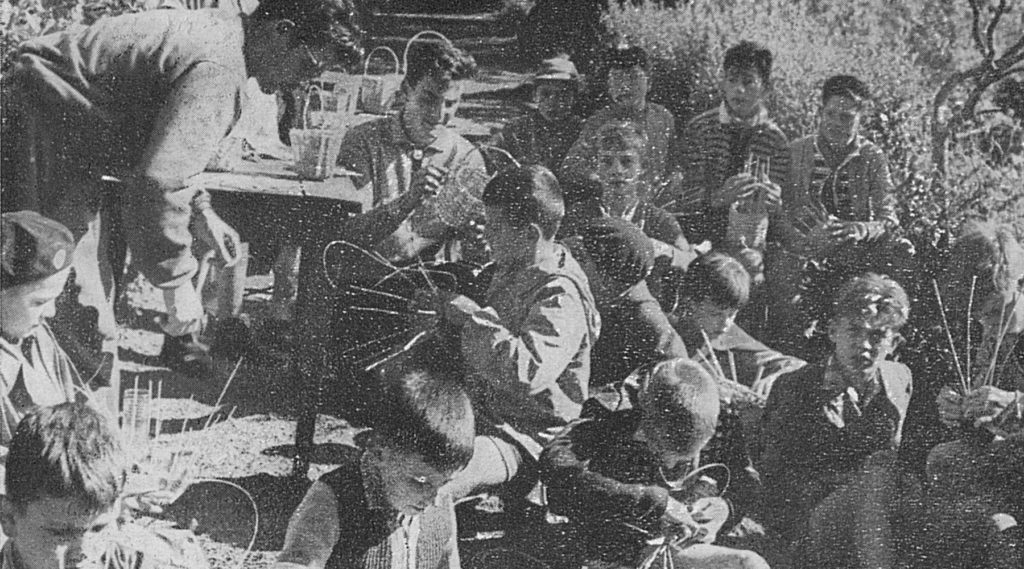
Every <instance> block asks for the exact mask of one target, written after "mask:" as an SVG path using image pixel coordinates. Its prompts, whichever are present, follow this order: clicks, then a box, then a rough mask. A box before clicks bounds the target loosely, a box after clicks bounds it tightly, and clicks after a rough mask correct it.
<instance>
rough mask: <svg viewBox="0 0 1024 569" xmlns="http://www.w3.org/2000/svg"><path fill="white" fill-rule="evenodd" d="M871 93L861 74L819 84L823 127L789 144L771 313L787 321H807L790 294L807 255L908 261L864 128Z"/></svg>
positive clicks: (772, 266)
mask: <svg viewBox="0 0 1024 569" xmlns="http://www.w3.org/2000/svg"><path fill="white" fill-rule="evenodd" d="M870 100H871V92H870V90H869V89H868V87H867V85H865V84H864V82H863V81H861V80H860V79H857V78H856V77H853V76H850V75H835V76H833V77H829V78H828V79H827V80H826V81H825V84H824V85H823V86H822V88H821V112H820V117H819V123H818V131H817V132H816V133H815V134H810V135H808V136H805V137H803V138H800V139H798V140H794V141H793V142H792V144H790V165H789V175H788V177H787V180H786V183H785V184H784V188H783V196H782V199H783V204H784V211H783V214H782V215H781V216H780V217H779V223H778V224H777V225H776V229H777V231H776V232H775V235H776V236H777V240H778V244H779V246H780V247H779V250H778V251H776V252H775V253H776V254H775V255H773V256H772V258H770V259H769V261H770V262H769V264H768V266H767V269H768V274H767V283H768V286H769V288H770V295H769V296H770V298H771V299H772V300H773V304H772V308H773V310H772V312H773V318H774V319H775V320H776V321H777V322H779V323H780V328H782V329H789V330H793V331H794V332H799V331H801V330H802V329H803V328H804V327H805V326H804V324H805V322H803V320H802V319H801V317H802V315H801V314H799V313H797V311H795V310H794V307H795V306H796V305H795V304H794V303H793V299H794V298H796V297H797V296H798V295H800V294H801V293H802V290H801V283H802V281H803V276H804V267H805V265H806V263H807V260H808V258H810V259H815V260H820V259H823V258H826V257H829V258H831V259H832V260H833V261H834V263H835V264H836V265H840V266H841V265H847V266H851V267H859V270H860V271H863V270H867V269H868V268H870V267H880V266H885V267H887V268H886V270H887V271H891V270H901V269H902V268H903V266H904V265H905V264H906V263H908V262H909V259H907V258H906V257H907V256H908V255H909V253H908V252H907V250H906V244H904V243H902V242H901V241H899V240H896V239H893V238H892V237H893V230H894V229H895V228H896V227H897V226H898V225H899V219H898V218H897V216H896V195H895V193H894V188H893V183H892V178H891V176H890V174H889V163H888V161H887V160H886V158H885V155H884V154H883V153H882V150H881V148H879V147H878V146H877V145H876V144H874V143H873V142H871V141H869V140H867V139H866V138H865V137H864V136H862V135H861V134H860V124H861V119H862V118H863V117H864V115H865V114H866V112H867V110H868V108H869V105H870ZM835 286H838V283H836V285H835ZM826 288H827V287H826ZM805 296H806V295H805ZM792 341H794V342H798V341H799V339H798V338H794V339H792Z"/></svg>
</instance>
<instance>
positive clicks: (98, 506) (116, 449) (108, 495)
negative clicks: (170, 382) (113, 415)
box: [0, 403, 208, 569]
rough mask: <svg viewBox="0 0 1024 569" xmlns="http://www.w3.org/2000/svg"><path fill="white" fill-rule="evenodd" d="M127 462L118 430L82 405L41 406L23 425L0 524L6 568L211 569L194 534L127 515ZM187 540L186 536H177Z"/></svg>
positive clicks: (0, 557)
mask: <svg viewBox="0 0 1024 569" xmlns="http://www.w3.org/2000/svg"><path fill="white" fill-rule="evenodd" d="M126 465H127V456H126V455H125V453H124V450H123V449H122V447H121V442H120V439H119V437H118V432H117V427H116V426H115V425H114V424H113V423H111V422H110V421H109V420H108V419H107V418H106V417H105V416H103V415H102V414H101V413H100V412H99V411H97V410H95V409H93V408H92V407H90V406H88V405H86V404H84V403H61V404H60V405H56V406H54V407H38V408H36V409H33V410H32V411H31V412H30V413H28V414H27V415H26V416H25V418H24V419H23V420H22V422H21V423H20V424H19V425H18V428H17V430H16V431H15V433H14V438H13V440H12V441H11V451H10V457H9V461H8V468H7V472H6V485H7V495H6V496H4V497H3V498H2V502H0V523H2V524H3V530H4V533H5V534H7V535H8V536H10V539H9V540H8V541H7V543H6V544H5V545H4V548H3V550H2V551H0V568H3V569H61V568H64V567H110V566H112V565H111V564H112V563H114V560H115V559H133V560H135V564H132V565H130V566H131V567H139V568H142V569H148V568H150V567H190V568H195V569H204V568H205V567H208V564H207V562H206V560H205V558H204V557H203V554H202V551H201V550H200V548H199V546H198V544H196V543H195V541H194V536H192V535H191V532H182V531H181V530H168V529H163V528H159V529H153V528H150V527H144V526H142V525H138V524H132V523H130V521H129V520H128V519H126V518H125V517H124V516H122V507H121V497H122V491H123V490H124V489H125V477H126V472H127V471H126ZM175 534H183V535H175Z"/></svg>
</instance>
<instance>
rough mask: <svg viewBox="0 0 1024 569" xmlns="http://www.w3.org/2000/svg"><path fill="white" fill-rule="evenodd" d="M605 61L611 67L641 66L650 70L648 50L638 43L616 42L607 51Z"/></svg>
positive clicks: (647, 70)
mask: <svg viewBox="0 0 1024 569" xmlns="http://www.w3.org/2000/svg"><path fill="white" fill-rule="evenodd" d="M605 61H606V62H607V63H608V68H609V69H631V68H633V67H639V68H641V69H643V70H644V71H645V72H649V71H650V70H651V69H650V60H649V59H648V57H647V50H645V49H644V48H642V47H640V46H638V45H628V44H616V45H613V46H611V47H609V48H608V49H607V50H606V51H605Z"/></svg>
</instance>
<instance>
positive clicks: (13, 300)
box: [0, 268, 71, 342]
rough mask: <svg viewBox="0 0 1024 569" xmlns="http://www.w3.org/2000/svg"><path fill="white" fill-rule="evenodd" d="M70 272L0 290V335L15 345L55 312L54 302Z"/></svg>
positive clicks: (67, 270)
mask: <svg viewBox="0 0 1024 569" xmlns="http://www.w3.org/2000/svg"><path fill="white" fill-rule="evenodd" d="M70 272H71V269H70V268H68V269H64V270H63V271H60V272H58V273H56V274H53V275H50V276H49V277H47V278H45V279H43V280H41V281H36V282H32V283H27V284H23V285H19V286H16V287H11V288H9V289H7V290H3V291H0V332H2V333H3V337H4V338H6V339H7V340H9V341H11V342H18V341H20V340H21V339H22V338H24V337H25V336H28V335H29V333H31V332H32V330H33V329H34V328H35V327H36V326H39V325H40V324H41V323H42V321H43V319H44V318H52V317H53V315H54V314H55V312H56V307H55V301H56V300H57V297H58V296H60V293H61V292H62V291H63V290H64V283H65V282H67V280H68V274H69V273H70Z"/></svg>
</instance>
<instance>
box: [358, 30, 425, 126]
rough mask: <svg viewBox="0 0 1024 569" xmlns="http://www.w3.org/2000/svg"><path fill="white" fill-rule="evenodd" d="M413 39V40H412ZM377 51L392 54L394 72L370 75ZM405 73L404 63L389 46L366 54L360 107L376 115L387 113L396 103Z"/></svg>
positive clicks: (374, 49) (361, 83)
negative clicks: (371, 64)
mask: <svg viewBox="0 0 1024 569" xmlns="http://www.w3.org/2000/svg"><path fill="white" fill-rule="evenodd" d="M410 41H412V40H410ZM377 51H382V52H384V53H388V54H390V55H391V60H392V61H393V62H394V72H392V73H386V74H384V75H370V74H369V72H370V58H372V57H373V54H374V53H376V52H377ZM404 78H405V75H404V74H403V73H402V64H401V63H400V62H399V61H398V54H396V53H395V52H394V50H392V49H391V48H389V47H386V46H378V47H375V48H373V49H372V50H370V53H368V54H366V61H364V62H363V76H362V80H361V82H360V90H359V107H358V108H359V109H361V110H363V111H365V112H367V113H373V114H376V115H386V114H387V113H388V112H389V111H390V110H391V107H392V106H394V104H395V98H396V95H397V94H398V89H399V87H401V85H402V80H403V79H404Z"/></svg>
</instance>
